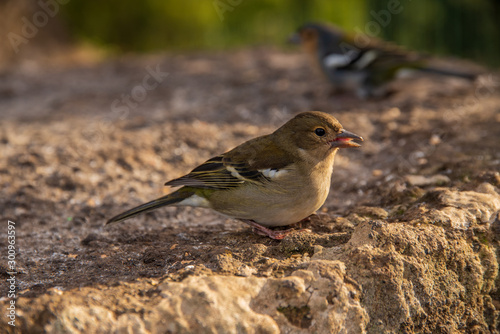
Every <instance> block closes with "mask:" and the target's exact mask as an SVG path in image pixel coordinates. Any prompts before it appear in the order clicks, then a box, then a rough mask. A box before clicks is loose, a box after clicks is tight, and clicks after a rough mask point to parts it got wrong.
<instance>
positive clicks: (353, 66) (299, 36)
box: [290, 23, 478, 98]
mask: <svg viewBox="0 0 500 334" xmlns="http://www.w3.org/2000/svg"><path fill="white" fill-rule="evenodd" d="M290 42H293V43H297V44H299V43H300V44H301V45H302V47H303V49H304V51H306V53H307V54H309V55H310V56H311V58H312V60H313V63H314V64H315V66H318V67H319V69H320V71H322V72H323V73H324V74H325V75H326V77H327V78H328V80H329V81H330V82H331V83H332V84H333V86H334V87H335V88H338V89H344V90H354V91H355V92H356V93H357V95H358V97H360V98H368V97H380V96H384V95H385V94H386V93H387V89H386V88H387V87H386V86H385V84H386V83H388V82H390V81H391V80H393V79H394V78H396V76H397V74H398V72H399V71H400V70H401V69H412V70H418V71H421V72H428V73H435V74H441V75H447V76H455V77H461V78H464V79H468V80H474V79H475V78H476V77H477V76H478V74H477V73H476V74H474V73H464V72H456V71H451V70H447V69H441V68H434V67H430V66H429V65H428V62H429V60H430V59H429V57H428V56H427V55H424V54H420V53H416V52H409V51H406V50H404V49H402V48H400V47H398V46H396V45H394V44H391V43H388V42H385V41H382V40H380V39H376V38H371V37H368V36H365V35H356V36H355V35H352V34H349V33H346V32H344V31H342V30H341V29H340V28H338V27H336V26H334V25H331V24H324V23H308V24H305V25H303V26H302V27H300V28H299V29H298V31H297V33H296V34H294V35H293V36H292V37H291V38H290Z"/></svg>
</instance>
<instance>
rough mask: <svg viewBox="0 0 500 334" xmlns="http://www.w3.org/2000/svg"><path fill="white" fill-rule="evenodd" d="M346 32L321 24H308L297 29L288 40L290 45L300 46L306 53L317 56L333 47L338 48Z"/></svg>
mask: <svg viewBox="0 0 500 334" xmlns="http://www.w3.org/2000/svg"><path fill="white" fill-rule="evenodd" d="M343 35H344V32H343V31H342V30H340V29H339V28H337V27H335V26H333V25H329V24H321V23H307V24H304V25H303V26H301V27H300V28H299V29H297V32H296V33H295V34H293V35H292V36H290V38H289V39H288V40H289V42H290V43H294V44H300V45H302V47H303V48H304V50H305V51H306V52H309V53H311V54H316V53H318V52H320V53H322V50H324V51H326V49H327V48H330V47H331V46H338V45H339V44H340V43H341V41H342V36H343Z"/></svg>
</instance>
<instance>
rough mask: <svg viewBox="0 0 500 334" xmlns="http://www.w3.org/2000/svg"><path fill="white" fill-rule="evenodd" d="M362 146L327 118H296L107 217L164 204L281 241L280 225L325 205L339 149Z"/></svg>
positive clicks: (313, 114)
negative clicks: (200, 211)
mask: <svg viewBox="0 0 500 334" xmlns="http://www.w3.org/2000/svg"><path fill="white" fill-rule="evenodd" d="M354 140H359V141H362V140H363V138H361V137H360V136H358V135H355V134H353V133H351V132H349V131H346V130H344V129H343V128H342V125H340V123H339V122H338V121H337V120H336V119H335V118H334V117H332V116H330V115H328V114H326V113H323V112H319V111H310V112H304V113H300V114H298V115H297V116H295V117H294V118H292V119H291V120H290V121H288V122H287V123H286V124H284V125H283V126H282V127H280V128H279V129H277V130H276V131H275V132H273V133H271V134H269V135H266V136H262V137H258V138H255V139H252V140H249V141H247V142H245V143H243V144H241V145H239V146H237V147H235V148H234V149H232V150H231V151H229V152H226V153H224V154H221V155H218V156H216V157H214V158H212V159H210V160H208V161H206V162H204V163H203V164H201V165H200V166H198V167H196V168H195V169H193V170H192V171H191V172H190V173H189V174H187V175H184V176H182V177H180V178H177V179H174V180H172V181H169V182H167V183H165V185H168V186H174V187H175V186H182V188H180V189H179V190H177V191H174V192H172V193H170V194H168V195H166V196H163V197H161V198H159V199H156V200H154V201H151V202H148V203H146V204H143V205H140V206H138V207H136V208H133V209H131V210H128V211H126V212H124V213H121V214H119V215H117V216H115V217H113V218H111V219H110V220H109V221H108V222H107V223H108V224H109V223H112V222H118V221H122V220H125V219H128V218H131V217H133V216H135V215H137V214H139V213H142V212H147V211H150V210H154V209H157V208H159V207H162V206H166V205H173V206H196V207H204V208H211V209H213V210H215V211H217V212H220V213H222V214H224V215H226V216H229V217H232V218H236V219H239V220H241V221H243V222H245V223H247V224H249V225H251V226H252V227H254V231H256V232H257V233H259V234H262V235H266V236H269V237H271V238H273V239H282V238H284V236H285V235H286V234H287V233H289V231H273V230H271V229H269V228H267V227H266V226H285V225H290V224H292V223H295V222H298V221H301V220H303V219H305V218H307V217H308V216H310V215H311V214H313V213H314V212H315V211H316V210H318V209H319V208H320V207H321V206H322V205H323V203H324V202H325V200H326V197H327V196H328V192H329V191H330V179H331V175H332V171H333V160H334V157H335V154H336V153H337V151H338V149H339V148H345V147H359V146H360V145H359V144H358V143H356V142H355V141H354Z"/></svg>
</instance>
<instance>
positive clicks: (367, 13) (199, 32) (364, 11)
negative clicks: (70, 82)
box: [61, 0, 500, 66]
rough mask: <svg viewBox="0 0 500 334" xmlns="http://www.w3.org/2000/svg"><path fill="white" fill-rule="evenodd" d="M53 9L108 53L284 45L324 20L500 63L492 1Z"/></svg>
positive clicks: (325, 0) (89, 0) (321, 0)
mask: <svg viewBox="0 0 500 334" xmlns="http://www.w3.org/2000/svg"><path fill="white" fill-rule="evenodd" d="M390 1H393V2H392V5H394V2H396V5H398V3H399V5H398V8H401V12H399V13H397V14H391V15H390V21H389V20H386V21H377V20H376V18H375V16H374V15H373V14H371V13H373V12H374V13H377V14H380V13H384V11H388V6H390V5H391V3H390ZM216 7H217V8H219V13H218V11H217V9H216ZM61 9H62V12H63V21H64V24H65V25H66V27H67V28H68V30H69V32H70V35H71V36H73V38H74V39H75V40H77V41H84V42H90V43H92V44H95V45H98V46H100V47H103V48H106V49H108V50H111V51H114V52H128V51H133V52H150V51H158V50H206V49H211V50H214V49H215V50H218V49H228V48H238V47H244V46H255V45H277V46H285V45H286V38H287V36H288V35H289V34H290V33H291V32H293V31H295V30H296V29H297V27H298V26H300V25H301V24H303V23H305V22H312V21H327V22H333V23H335V24H337V25H339V26H341V27H343V28H344V29H346V30H351V31H354V30H357V31H359V30H360V31H363V32H366V31H367V29H366V28H367V27H371V28H373V25H374V24H378V25H379V27H380V28H381V29H380V32H377V34H375V36H377V37H380V38H384V39H387V40H392V41H395V42H396V43H398V44H401V45H403V46H405V47H407V48H409V49H414V50H421V51H427V52H431V53H437V54H442V55H452V56H456V57H463V58H469V59H473V60H475V61H478V62H480V63H484V64H488V65H490V66H497V65H499V64H500V60H499V59H498V58H499V57H498V54H499V51H500V43H499V42H500V23H498V22H499V21H500V20H499V18H500V2H498V1H493V0H399V1H398V0H389V1H388V0H372V1H367V0H348V1H340V0H337V1H332V0H309V1H308V0H288V1H285V0H182V1H178V0H176V1H174V0H170V1H167V0H144V1H140V2H139V1H129V0H107V1H96V0H86V1H83V0H73V1H69V2H68V3H67V4H65V5H61ZM224 9H225V10H226V11H225V12H223V13H222V15H220V12H222V11H224ZM382 16H383V15H382ZM369 22H372V23H371V26H370V25H368V26H367V23H368V24H370V23H369ZM380 22H382V23H380Z"/></svg>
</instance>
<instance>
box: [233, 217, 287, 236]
mask: <svg viewBox="0 0 500 334" xmlns="http://www.w3.org/2000/svg"><path fill="white" fill-rule="evenodd" d="M240 220H241V221H242V222H244V223H245V224H248V225H250V226H252V227H253V230H254V232H255V233H257V234H259V235H263V236H266V237H269V238H271V239H275V240H281V239H283V238H284V237H286V235H287V234H289V233H290V232H292V231H293V229H288V230H278V231H273V230H271V229H268V228H267V227H265V226H262V225H260V224H258V223H256V222H254V221H253V220H249V219H240Z"/></svg>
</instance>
